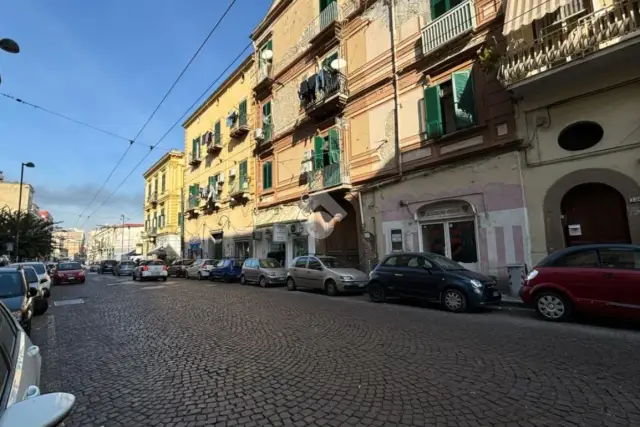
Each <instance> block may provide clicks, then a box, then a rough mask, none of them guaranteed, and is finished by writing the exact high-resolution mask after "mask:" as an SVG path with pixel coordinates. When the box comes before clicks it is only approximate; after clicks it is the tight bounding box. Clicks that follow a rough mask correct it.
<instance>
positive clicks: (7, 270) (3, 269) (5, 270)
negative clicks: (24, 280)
mask: <svg viewBox="0 0 640 427" xmlns="http://www.w3.org/2000/svg"><path fill="white" fill-rule="evenodd" d="M17 271H20V270H18V269H17V268H15V267H0V273H15V272H17Z"/></svg>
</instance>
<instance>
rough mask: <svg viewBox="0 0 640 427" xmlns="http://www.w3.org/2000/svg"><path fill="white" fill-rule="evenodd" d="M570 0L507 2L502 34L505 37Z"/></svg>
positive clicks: (511, 0)
mask: <svg viewBox="0 0 640 427" xmlns="http://www.w3.org/2000/svg"><path fill="white" fill-rule="evenodd" d="M571 1H572V0H507V10H506V13H505V17H504V28H503V30H502V33H503V34H504V35H505V36H506V35H508V34H509V33H512V32H514V31H516V30H519V29H520V28H522V27H525V26H527V25H529V24H531V23H532V22H533V21H535V20H536V19H540V18H542V17H543V16H545V15H546V14H548V13H551V12H554V11H556V10H558V9H559V8H561V7H562V6H565V5H567V4H569V3H571Z"/></svg>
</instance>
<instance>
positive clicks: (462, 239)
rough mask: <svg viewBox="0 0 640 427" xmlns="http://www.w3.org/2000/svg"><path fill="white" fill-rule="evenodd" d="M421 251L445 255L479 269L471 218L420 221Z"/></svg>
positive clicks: (465, 265) (473, 225)
mask: <svg viewBox="0 0 640 427" xmlns="http://www.w3.org/2000/svg"><path fill="white" fill-rule="evenodd" d="M420 232H421V234H422V239H421V240H422V251H424V252H432V253H435V254H439V255H443V256H446V257H447V258H451V259H452V260H454V261H457V262H459V263H460V264H462V265H463V266H464V267H465V268H468V269H469V270H472V271H479V265H478V245H477V242H476V224H475V221H474V219H473V218H469V219H455V220H449V221H440V222H429V223H422V224H421V227H420Z"/></svg>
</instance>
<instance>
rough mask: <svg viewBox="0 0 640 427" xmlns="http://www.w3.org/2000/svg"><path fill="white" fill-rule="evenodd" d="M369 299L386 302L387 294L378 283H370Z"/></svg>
mask: <svg viewBox="0 0 640 427" xmlns="http://www.w3.org/2000/svg"><path fill="white" fill-rule="evenodd" d="M369 299H370V300H371V301H373V302H387V296H386V295H385V293H384V288H383V287H382V285H381V284H380V283H372V284H370V285H369Z"/></svg>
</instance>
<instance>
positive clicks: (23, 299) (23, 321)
mask: <svg viewBox="0 0 640 427" xmlns="http://www.w3.org/2000/svg"><path fill="white" fill-rule="evenodd" d="M29 276H31V281H33V278H34V277H35V281H36V283H35V286H33V285H34V283H33V282H32V283H29V280H30V279H29ZM37 282H38V276H37V275H36V272H35V270H33V269H32V268H29V267H27V268H25V269H17V268H13V267H0V300H1V301H2V302H3V303H4V304H5V305H6V306H7V308H8V309H9V310H10V311H11V314H12V315H13V317H14V318H15V319H16V320H17V321H18V323H19V324H20V326H21V327H22V329H23V330H24V331H25V333H26V334H27V335H31V319H32V318H33V314H34V313H33V312H34V301H35V298H36V296H38V293H39V291H38V286H37Z"/></svg>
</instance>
